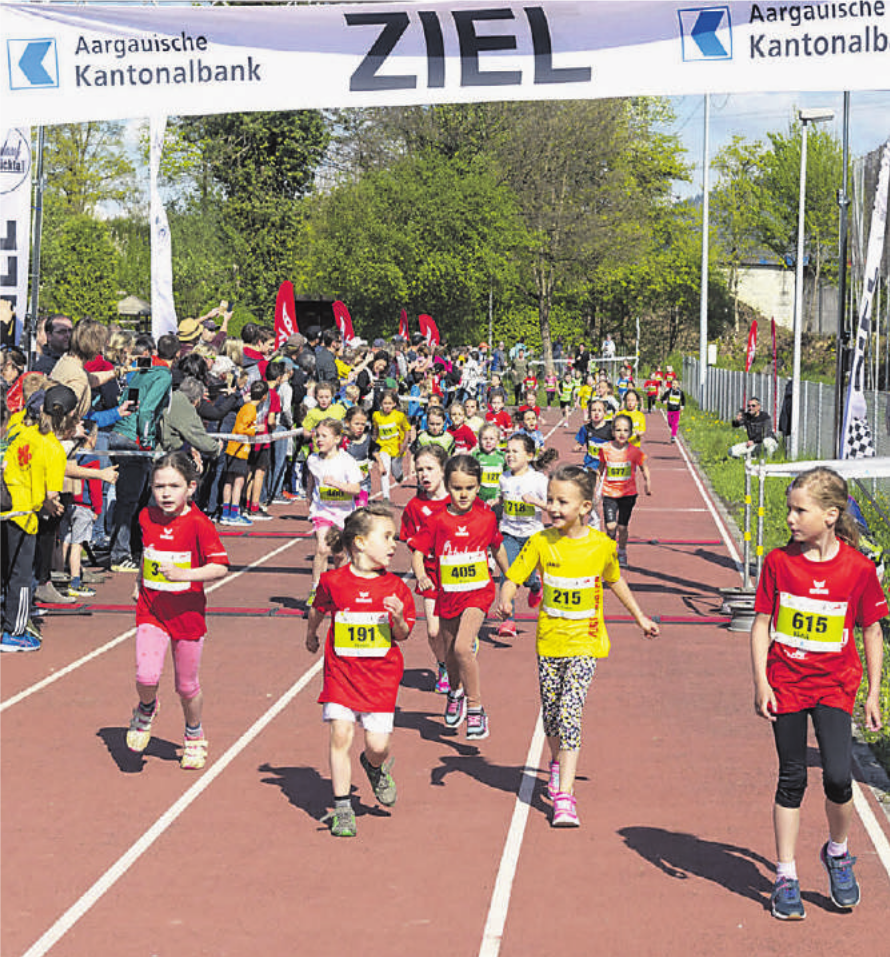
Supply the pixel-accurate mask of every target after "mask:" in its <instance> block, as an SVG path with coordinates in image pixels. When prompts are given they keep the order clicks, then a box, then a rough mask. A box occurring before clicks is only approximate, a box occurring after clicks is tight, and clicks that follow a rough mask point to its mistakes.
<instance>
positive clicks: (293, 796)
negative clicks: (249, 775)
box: [257, 762, 392, 830]
mask: <svg viewBox="0 0 890 957" xmlns="http://www.w3.org/2000/svg"><path fill="white" fill-rule="evenodd" d="M356 763H357V762H356ZM257 770H258V771H259V772H260V774H270V775H273V776H272V777H267V778H262V779H261V780H262V783H263V784H274V785H276V786H277V787H279V788H281V793H282V794H283V795H284V796H285V797H286V798H287V799H288V801H289V802H290V803H291V804H292V805H293V806H294V807H295V808H299V809H300V810H301V811H303V812H304V813H305V814H306V815H308V816H309V817H311V818H312V819H313V820H314V821H316V822H317V823H319V824H320V823H321V819H322V818H323V817H324V816H325V814H327V813H328V811H329V810H330V809H331V808H332V807H333V797H332V794H333V792H332V791H331V781H330V778H323V777H322V776H321V775H320V774H319V773H318V771H317V770H316V769H315V768H273V767H272V765H271V764H268V763H266V764H261V765H260V766H259V767H258V768H257ZM369 787H370V786H369ZM356 790H357V787H356V785H353V786H352V793H353V795H354V794H355V792H356ZM352 808H353V810H354V811H355V816H356V817H363V816H364V815H366V814H367V815H370V816H371V817H391V816H392V815H391V814H390V812H389V811H385V810H384V809H383V808H381V807H370V806H368V805H367V804H363V803H362V802H361V800H360V799H356V798H355V797H353V800H352ZM320 829H321V830H327V826H326V825H322V826H321V828H320Z"/></svg>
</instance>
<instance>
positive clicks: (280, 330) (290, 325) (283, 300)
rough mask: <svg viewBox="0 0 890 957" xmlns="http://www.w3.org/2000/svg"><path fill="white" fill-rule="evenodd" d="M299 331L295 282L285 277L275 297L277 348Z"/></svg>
mask: <svg viewBox="0 0 890 957" xmlns="http://www.w3.org/2000/svg"><path fill="white" fill-rule="evenodd" d="M295 332H297V303H296V298H295V296H294V284H293V283H292V282H291V281H290V280H289V279H285V280H284V282H283V283H282V284H281V285H280V286H279V287H278V295H277V296H276V297H275V348H276V349H280V348H281V347H282V346H283V345H284V343H285V342H287V340H288V337H289V336H292V335H293V334H294V333H295Z"/></svg>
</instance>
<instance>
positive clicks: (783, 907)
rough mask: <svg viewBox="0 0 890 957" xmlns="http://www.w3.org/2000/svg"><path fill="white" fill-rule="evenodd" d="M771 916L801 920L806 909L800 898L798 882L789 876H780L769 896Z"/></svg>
mask: <svg viewBox="0 0 890 957" xmlns="http://www.w3.org/2000/svg"><path fill="white" fill-rule="evenodd" d="M771 901H772V905H773V917H778V918H779V920H803V919H804V917H806V916H807V915H806V911H805V910H804V909H803V901H802V900H801V899H800V883H799V882H798V881H796V880H792V878H790V877H780V878H779V879H778V880H777V881H776V886H775V888H774V890H773V894H772V897H771Z"/></svg>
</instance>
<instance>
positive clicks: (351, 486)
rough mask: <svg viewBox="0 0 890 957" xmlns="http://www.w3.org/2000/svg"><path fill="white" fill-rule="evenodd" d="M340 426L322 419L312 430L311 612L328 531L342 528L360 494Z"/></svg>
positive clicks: (325, 556)
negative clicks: (312, 541) (313, 535)
mask: <svg viewBox="0 0 890 957" xmlns="http://www.w3.org/2000/svg"><path fill="white" fill-rule="evenodd" d="M342 435H343V423H342V422H341V421H340V420H339V419H323V420H322V421H321V422H319V424H318V425H317V426H316V427H315V432H314V433H313V439H314V442H315V448H316V449H317V450H318V451H317V452H314V453H313V454H312V455H310V456H309V459H308V460H307V462H306V468H307V469H308V472H309V480H308V481H309V484H308V489H307V491H308V494H309V518H310V519H311V521H312V527H313V529H314V530H315V557H314V558H313V559H312V587H311V589H310V591H309V597H308V599H307V600H306V607H307V608H311V607H312V602H313V600H314V599H315V589H316V588H317V587H318V581H319V579H320V578H321V573H322V572H323V571H324V570H325V569H326V568H327V564H328V558H329V557H330V555H331V549H330V547H329V545H328V529H329V528H330V527H331V526H332V525H336V526H337V527H338V528H342V527H343V523H344V522H345V521H346V516H347V515H349V513H350V512H351V511H352V510H353V509H354V508H355V498H356V496H357V495H358V494H359V493H360V492H361V490H362V472H361V469H360V468H359V467H358V462H356V460H355V459H354V458H353V457H352V456H351V455H350V454H349V453H348V452H344V451H343V450H342V449H341V448H340V439H341V437H342Z"/></svg>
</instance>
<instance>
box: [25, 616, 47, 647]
mask: <svg viewBox="0 0 890 957" xmlns="http://www.w3.org/2000/svg"><path fill="white" fill-rule="evenodd" d="M25 634H26V635H30V636H31V637H32V638H36V639H37V641H38V642H40V641H42V640H43V635H41V634H40V624H39V622H37V621H35V620H34V619H33V618H29V619H28V621H27V622H26V624H25Z"/></svg>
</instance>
